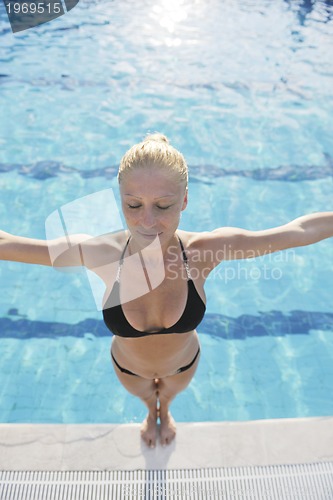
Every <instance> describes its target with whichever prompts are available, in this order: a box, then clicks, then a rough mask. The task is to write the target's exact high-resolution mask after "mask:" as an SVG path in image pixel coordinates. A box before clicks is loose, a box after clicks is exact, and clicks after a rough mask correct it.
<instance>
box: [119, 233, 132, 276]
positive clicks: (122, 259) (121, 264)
mask: <svg viewBox="0 0 333 500" xmlns="http://www.w3.org/2000/svg"><path fill="white" fill-rule="evenodd" d="M129 240H130V236H129V237H128V240H127V243H126V245H125V248H124V250H123V252H122V254H121V257H120V260H119V266H118V271H117V277H116V281H118V283H119V281H120V271H121V268H122V267H123V261H124V255H125V252H126V248H127V246H128V243H129Z"/></svg>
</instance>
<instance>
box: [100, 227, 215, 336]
mask: <svg viewBox="0 0 333 500" xmlns="http://www.w3.org/2000/svg"><path fill="white" fill-rule="evenodd" d="M178 239H179V243H180V246H181V249H182V253H183V261H184V266H185V269H186V274H187V290H188V292H187V302H186V306H185V309H184V312H183V314H182V315H181V317H180V319H179V320H178V321H177V323H175V324H174V325H172V326H170V327H169V328H162V329H161V330H158V331H157V332H142V331H140V330H136V329H135V328H133V327H132V326H131V325H130V323H129V322H128V321H127V319H126V317H125V315H124V312H123V309H122V307H121V303H120V295H119V290H120V288H119V287H120V270H121V266H122V264H123V258H124V254H125V251H126V248H127V245H128V243H129V240H130V238H128V240H127V243H126V246H125V248H124V250H123V253H122V255H121V258H120V261H119V268H118V273H117V278H116V281H115V282H114V285H113V287H112V290H111V293H110V295H109V298H108V300H107V302H106V304H107V303H108V302H109V303H111V304H112V303H113V304H117V305H115V306H113V307H104V308H103V318H104V322H105V324H106V326H107V327H108V328H109V330H111V332H113V333H114V335H119V336H120V337H144V336H147V335H157V334H159V333H185V332H190V331H192V330H194V329H195V328H196V327H197V326H198V324H199V323H200V322H201V320H202V318H203V317H204V314H205V311H206V306H205V303H204V302H203V300H202V299H201V297H200V295H199V294H198V292H197V289H196V288H195V285H194V283H193V281H192V279H191V275H190V270H189V267H188V263H187V256H186V253H185V250H184V247H183V244H182V242H181V239H180V238H179V236H178Z"/></svg>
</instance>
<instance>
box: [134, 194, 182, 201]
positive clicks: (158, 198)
mask: <svg viewBox="0 0 333 500" xmlns="http://www.w3.org/2000/svg"><path fill="white" fill-rule="evenodd" d="M124 196H132V198H138V199H139V200H142V198H140V196H135V194H131V193H124ZM171 196H176V194H166V195H164V196H159V197H157V198H154V200H161V199H162V198H169V197H171Z"/></svg>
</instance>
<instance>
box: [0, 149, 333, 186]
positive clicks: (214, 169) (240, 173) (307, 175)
mask: <svg viewBox="0 0 333 500" xmlns="http://www.w3.org/2000/svg"><path fill="white" fill-rule="evenodd" d="M323 156H324V164H323V165H315V164H314V165H311V164H310V165H281V166H279V167H275V168H258V169H252V170H251V169H248V170H241V169H237V168H223V167H222V166H221V165H209V164H208V165H205V164H203V165H190V166H189V176H190V181H192V182H203V183H208V184H209V183H211V184H213V182H214V181H211V179H217V178H219V177H226V176H230V175H232V176H237V177H246V178H248V179H253V180H255V181H266V180H270V181H287V182H298V181H305V180H317V179H323V178H326V177H333V158H332V157H331V156H330V155H329V154H328V153H324V155H323ZM13 170H16V171H17V172H18V173H19V174H20V175H25V176H27V177H33V178H34V179H38V180H40V181H43V180H46V179H49V178H51V177H57V176H58V175H63V174H69V175H71V174H77V175H80V177H82V178H83V179H89V178H94V177H104V178H106V179H114V178H115V177H116V176H117V173H118V166H116V165H113V166H109V167H101V168H95V169H92V170H80V169H78V168H75V167H67V166H66V165H64V164H63V163H61V162H57V161H39V162H37V163H33V164H31V165H21V164H17V163H0V173H5V172H11V171H13Z"/></svg>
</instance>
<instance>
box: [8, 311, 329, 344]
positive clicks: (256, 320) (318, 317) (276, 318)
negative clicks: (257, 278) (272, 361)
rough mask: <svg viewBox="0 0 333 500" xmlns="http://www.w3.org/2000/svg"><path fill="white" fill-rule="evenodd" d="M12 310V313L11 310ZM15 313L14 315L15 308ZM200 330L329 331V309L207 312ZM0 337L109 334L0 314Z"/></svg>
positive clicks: (99, 324) (83, 324)
mask: <svg viewBox="0 0 333 500" xmlns="http://www.w3.org/2000/svg"><path fill="white" fill-rule="evenodd" d="M12 314H14V313H12ZM16 315H17V316H18V314H17V312H16ZM197 330H198V332H199V333H201V334H206V335H212V336H216V337H220V338H224V339H230V340H231V339H239V340H241V339H245V338H246V337H260V336H264V335H268V336H277V337H278V336H285V335H306V334H309V332H310V330H324V331H331V332H332V334H333V313H328V312H327V313H323V312H311V311H290V313H288V314H284V313H282V312H280V311H268V312H259V313H258V314H257V315H254V314H253V315H252V314H242V315H241V316H239V317H238V318H231V317H229V316H224V315H223V314H210V313H207V314H206V315H205V317H204V319H203V320H202V322H201V323H200V325H199V327H198V329H197ZM0 332H1V333H0V338H16V339H22V340H24V339H29V338H59V337H68V336H71V337H86V338H88V339H91V340H92V339H93V338H95V337H111V336H112V334H111V332H110V331H109V330H108V329H107V327H106V326H105V324H104V322H103V321H102V320H95V319H85V320H84V321H80V322H79V323H76V324H68V323H55V322H47V321H32V320H29V319H12V318H8V317H6V318H0Z"/></svg>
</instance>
